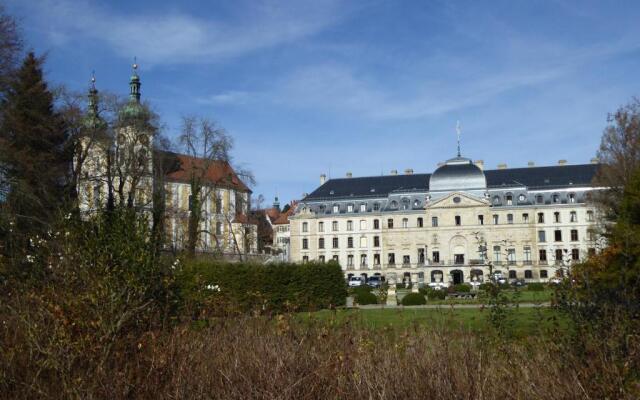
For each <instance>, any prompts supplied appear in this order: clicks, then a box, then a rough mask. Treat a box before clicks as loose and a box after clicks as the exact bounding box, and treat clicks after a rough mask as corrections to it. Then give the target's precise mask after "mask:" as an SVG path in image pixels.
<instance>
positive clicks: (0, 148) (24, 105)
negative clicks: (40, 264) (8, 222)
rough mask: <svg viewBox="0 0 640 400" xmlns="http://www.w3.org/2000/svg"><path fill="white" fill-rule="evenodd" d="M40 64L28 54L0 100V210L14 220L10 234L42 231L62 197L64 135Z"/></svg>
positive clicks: (66, 155)
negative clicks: (1, 187) (0, 186)
mask: <svg viewBox="0 0 640 400" xmlns="http://www.w3.org/2000/svg"><path fill="white" fill-rule="evenodd" d="M42 64H43V60H42V59H41V58H37V57H36V56H35V55H34V54H33V53H29V54H28V55H27V57H26V58H25V60H24V62H23V63H22V66H21V67H20V69H19V70H18V72H17V74H16V78H15V80H14V81H13V82H12V83H11V85H10V88H9V92H8V94H7V97H6V99H5V100H4V101H3V103H2V114H3V120H2V125H1V127H0V165H1V166H2V167H3V180H4V183H5V186H6V188H7V193H6V197H5V198H4V205H3V208H4V212H5V213H7V214H8V216H9V218H10V219H12V220H13V221H12V222H13V223H14V225H13V230H14V234H15V233H23V234H34V233H37V232H42V231H44V230H45V229H47V227H48V225H49V223H50V222H51V221H52V219H53V218H54V216H55V215H56V212H57V211H58V210H59V208H60V206H61V205H62V204H63V202H64V199H65V197H66V195H65V193H66V192H65V185H66V180H67V179H66V178H67V175H68V171H69V168H70V161H71V156H70V152H69V151H68V149H67V147H66V144H67V133H66V130H65V124H64V120H63V118H62V117H61V115H60V114H59V113H57V112H56V110H55V109H54V97H53V94H52V93H51V91H50V90H49V89H48V87H47V83H46V82H45V80H44V78H43V73H42Z"/></svg>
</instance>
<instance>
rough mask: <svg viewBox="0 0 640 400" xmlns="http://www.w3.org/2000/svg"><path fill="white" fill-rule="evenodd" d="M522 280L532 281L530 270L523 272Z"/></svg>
mask: <svg viewBox="0 0 640 400" xmlns="http://www.w3.org/2000/svg"><path fill="white" fill-rule="evenodd" d="M524 279H533V272H531V270H530V269H526V270H524Z"/></svg>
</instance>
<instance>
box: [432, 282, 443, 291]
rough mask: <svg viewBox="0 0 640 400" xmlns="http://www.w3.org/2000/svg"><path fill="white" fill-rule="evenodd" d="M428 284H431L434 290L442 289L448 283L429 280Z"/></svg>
mask: <svg viewBox="0 0 640 400" xmlns="http://www.w3.org/2000/svg"><path fill="white" fill-rule="evenodd" d="M427 286H429V287H430V288H431V289H433V290H441V289H444V288H446V287H447V285H446V284H445V283H443V282H429V283H427Z"/></svg>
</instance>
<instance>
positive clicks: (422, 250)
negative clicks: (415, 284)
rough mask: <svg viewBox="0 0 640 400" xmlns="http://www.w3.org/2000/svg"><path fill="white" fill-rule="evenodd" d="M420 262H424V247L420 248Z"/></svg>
mask: <svg viewBox="0 0 640 400" xmlns="http://www.w3.org/2000/svg"><path fill="white" fill-rule="evenodd" d="M418 264H424V249H418Z"/></svg>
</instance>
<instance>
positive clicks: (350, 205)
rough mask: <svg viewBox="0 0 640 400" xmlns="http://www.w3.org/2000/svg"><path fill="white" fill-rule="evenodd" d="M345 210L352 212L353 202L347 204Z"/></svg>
mask: <svg viewBox="0 0 640 400" xmlns="http://www.w3.org/2000/svg"><path fill="white" fill-rule="evenodd" d="M347 212H353V204H349V205H347Z"/></svg>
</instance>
